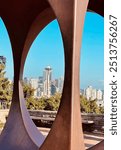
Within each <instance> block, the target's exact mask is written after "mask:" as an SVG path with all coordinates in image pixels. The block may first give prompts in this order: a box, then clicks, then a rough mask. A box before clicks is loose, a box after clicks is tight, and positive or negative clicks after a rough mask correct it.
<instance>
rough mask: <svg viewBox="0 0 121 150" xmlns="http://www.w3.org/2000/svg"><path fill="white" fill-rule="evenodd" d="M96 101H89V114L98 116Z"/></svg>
mask: <svg viewBox="0 0 121 150" xmlns="http://www.w3.org/2000/svg"><path fill="white" fill-rule="evenodd" d="M96 102H97V100H96V99H95V100H89V103H90V112H91V113H96V114H99V113H100V111H99V107H98V105H97V103H96Z"/></svg>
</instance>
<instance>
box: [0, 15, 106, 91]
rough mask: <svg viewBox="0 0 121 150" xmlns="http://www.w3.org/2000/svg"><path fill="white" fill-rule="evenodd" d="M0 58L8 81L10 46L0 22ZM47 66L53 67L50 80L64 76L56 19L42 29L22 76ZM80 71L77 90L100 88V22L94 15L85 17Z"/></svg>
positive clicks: (9, 74)
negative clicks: (90, 87) (5, 60)
mask: <svg viewBox="0 0 121 150" xmlns="http://www.w3.org/2000/svg"><path fill="white" fill-rule="evenodd" d="M0 55H3V56H5V57H6V58H7V64H6V76H7V77H8V78H10V79H12V78H13V60H12V51H11V44H10V41H9V37H8V34H7V31H6V28H5V26H4V24H3V22H2V20H0ZM48 65H50V66H51V67H52V68H53V78H59V77H60V76H64V51H63V43H62V38H61V33H60V29H59V26H58V23H57V21H56V20H55V21H53V22H51V23H50V24H49V25H48V26H47V27H46V28H45V29H43V31H42V32H41V33H40V34H39V35H38V36H37V38H36V39H35V41H34V42H33V44H32V46H31V48H30V51H29V53H28V56H27V59H26V63H25V68H24V76H27V77H38V76H41V75H42V74H43V69H44V68H45V67H46V66H48ZM80 70H81V74H80V79H81V88H86V87H87V86H88V85H92V86H93V87H95V88H97V89H99V88H100V89H103V80H104V19H103V18H102V17H101V16H99V15H97V14H95V13H89V12H88V13H87V14H86V18H85V25H84V31H83V41H82V49H81V65H80Z"/></svg>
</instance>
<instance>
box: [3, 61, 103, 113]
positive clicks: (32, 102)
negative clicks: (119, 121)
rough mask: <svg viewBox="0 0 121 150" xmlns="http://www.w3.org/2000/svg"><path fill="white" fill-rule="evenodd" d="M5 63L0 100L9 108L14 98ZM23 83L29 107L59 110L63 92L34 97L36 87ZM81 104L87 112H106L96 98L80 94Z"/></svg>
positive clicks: (32, 108)
mask: <svg viewBox="0 0 121 150" xmlns="http://www.w3.org/2000/svg"><path fill="white" fill-rule="evenodd" d="M4 69H5V65H4V64H2V63H1V64H0V102H1V103H2V104H4V105H6V107H7V108H9V107H10V103H11V99H12V87H13V85H12V84H10V82H9V81H8V79H7V78H5V71H4ZM22 84H23V91H24V98H25V101H26V106H27V109H31V110H38V109H39V110H52V111H54V110H58V108H59V105H60V100H61V94H59V93H56V94H55V95H54V96H51V97H50V98H45V97H42V98H39V99H37V98H34V89H33V88H32V87H31V86H30V85H27V84H25V83H22ZM80 106H81V112H86V113H97V114H102V113H104V108H103V107H99V106H98V105H97V104H96V100H93V101H92V100H87V99H86V98H85V97H84V96H80Z"/></svg>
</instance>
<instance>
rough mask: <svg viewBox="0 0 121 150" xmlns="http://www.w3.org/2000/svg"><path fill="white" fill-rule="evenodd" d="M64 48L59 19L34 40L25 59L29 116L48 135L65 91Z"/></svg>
mask: <svg viewBox="0 0 121 150" xmlns="http://www.w3.org/2000/svg"><path fill="white" fill-rule="evenodd" d="M63 83H64V48H63V43H62V37H61V32H60V28H59V25H58V22H57V20H54V21H52V22H51V23H50V24H48V25H47V26H46V27H45V28H44V29H43V30H42V31H41V32H40V33H39V35H38V36H37V37H36V39H35V40H34V42H33V44H32V46H31V48H30V50H29V53H28V55H27V58H26V62H25V67H24V75H23V92H24V98H25V101H26V107H27V109H28V111H29V113H30V117H31V119H32V120H33V122H34V123H35V125H36V126H37V127H38V129H39V130H40V131H41V132H42V133H43V134H44V135H45V136H46V135H47V134H48V132H49V130H50V128H51V126H52V124H53V122H54V120H55V117H56V114H57V111H58V108H59V105H60V101H61V95H62V91H63Z"/></svg>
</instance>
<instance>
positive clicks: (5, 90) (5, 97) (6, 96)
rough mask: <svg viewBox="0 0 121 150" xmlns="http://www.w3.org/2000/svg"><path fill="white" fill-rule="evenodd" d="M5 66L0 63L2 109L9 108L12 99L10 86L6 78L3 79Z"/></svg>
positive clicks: (0, 99)
mask: <svg viewBox="0 0 121 150" xmlns="http://www.w3.org/2000/svg"><path fill="white" fill-rule="evenodd" d="M4 70H5V64H3V63H1V62H0V101H1V102H2V104H3V107H5V108H9V107H10V103H11V98H12V89H11V88H12V85H11V84H10V82H9V80H8V78H6V77H5V73H6V72H5V71H4Z"/></svg>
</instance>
